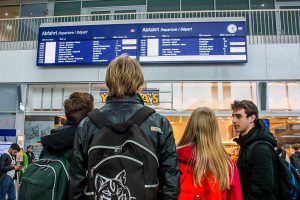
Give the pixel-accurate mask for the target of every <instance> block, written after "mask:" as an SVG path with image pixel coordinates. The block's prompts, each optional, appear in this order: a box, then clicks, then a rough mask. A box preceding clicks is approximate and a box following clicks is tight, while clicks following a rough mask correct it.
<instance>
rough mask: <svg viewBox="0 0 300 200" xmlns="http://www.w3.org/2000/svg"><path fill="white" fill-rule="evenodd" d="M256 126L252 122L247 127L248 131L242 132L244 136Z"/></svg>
mask: <svg viewBox="0 0 300 200" xmlns="http://www.w3.org/2000/svg"><path fill="white" fill-rule="evenodd" d="M254 127H255V123H254V122H253V123H251V124H250V126H249V127H248V128H247V130H246V131H244V132H243V133H241V135H242V136H245V135H247V134H248V133H249V132H250V131H251V130H252V129H253V128H254Z"/></svg>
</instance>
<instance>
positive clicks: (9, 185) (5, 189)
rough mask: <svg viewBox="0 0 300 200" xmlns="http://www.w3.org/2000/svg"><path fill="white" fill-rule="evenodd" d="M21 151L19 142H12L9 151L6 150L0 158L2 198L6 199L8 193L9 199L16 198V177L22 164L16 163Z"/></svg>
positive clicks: (0, 191)
mask: <svg viewBox="0 0 300 200" xmlns="http://www.w3.org/2000/svg"><path fill="white" fill-rule="evenodd" d="M18 152H20V147H19V145H18V144H16V143H14V144H12V145H11V146H10V147H9V149H8V151H7V152H4V153H3V154H2V155H1V158H0V200H5V199H6V198H5V196H6V194H7V196H8V200H15V199H16V188H15V184H14V177H15V173H16V172H17V171H20V170H21V169H22V166H20V165H16V159H15V157H16V155H17V153H18Z"/></svg>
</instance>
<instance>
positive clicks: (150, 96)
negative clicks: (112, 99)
mask: <svg viewBox="0 0 300 200" xmlns="http://www.w3.org/2000/svg"><path fill="white" fill-rule="evenodd" d="M140 95H141V97H142V99H143V101H144V102H145V103H147V104H159V90H158V89H143V90H142V92H141V93H140ZM100 97H101V100H102V103H106V100H107V97H108V91H103V90H100Z"/></svg>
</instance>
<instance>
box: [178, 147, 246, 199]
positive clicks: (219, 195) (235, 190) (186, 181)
mask: <svg viewBox="0 0 300 200" xmlns="http://www.w3.org/2000/svg"><path fill="white" fill-rule="evenodd" d="M192 151H193V146H192V145H187V146H183V147H179V148H178V149H177V153H178V158H179V166H180V172H181V175H180V193H179V197H178V200H193V199H194V196H195V194H200V196H201V200H221V199H222V200H242V191H241V185H240V178H239V172H238V169H237V167H236V165H235V164H234V175H233V177H232V181H231V185H230V189H229V190H224V191H221V189H220V185H219V183H218V181H216V182H215V181H214V178H213V175H212V174H211V173H210V172H209V173H208V174H207V176H206V178H204V179H203V180H202V182H201V186H194V183H193V169H192V167H191V166H189V165H187V163H188V162H189V161H190V160H193V158H191V153H192Z"/></svg>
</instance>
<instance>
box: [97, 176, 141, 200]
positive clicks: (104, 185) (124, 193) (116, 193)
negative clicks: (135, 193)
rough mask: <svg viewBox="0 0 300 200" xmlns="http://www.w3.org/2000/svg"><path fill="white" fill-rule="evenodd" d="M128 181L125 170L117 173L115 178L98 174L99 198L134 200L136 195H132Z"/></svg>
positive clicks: (101, 199) (100, 199)
mask: <svg viewBox="0 0 300 200" xmlns="http://www.w3.org/2000/svg"><path fill="white" fill-rule="evenodd" d="M125 183H126V171H125V170H123V171H121V172H120V173H119V174H117V175H116V177H115V178H112V179H110V178H107V177H104V176H101V175H100V174H97V175H96V178H95V186H96V189H97V197H98V198H97V199H99V200H107V199H116V200H134V199H136V198H135V197H132V196H131V194H130V191H129V189H128V187H126V185H125Z"/></svg>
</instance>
